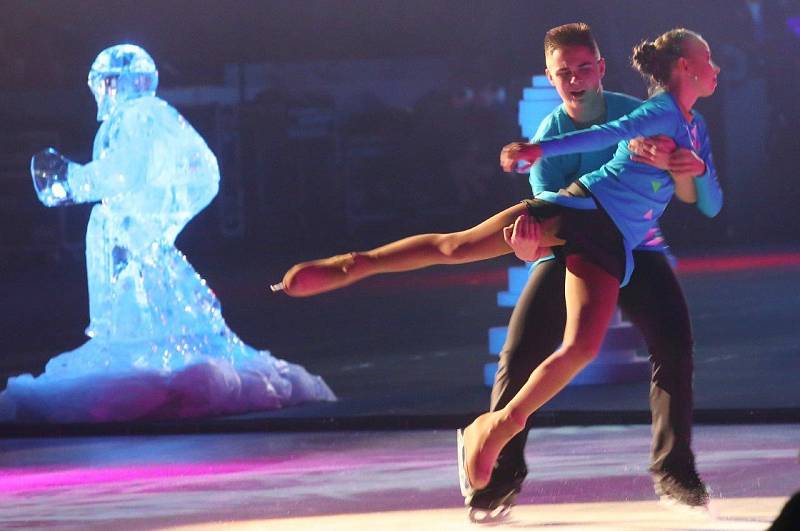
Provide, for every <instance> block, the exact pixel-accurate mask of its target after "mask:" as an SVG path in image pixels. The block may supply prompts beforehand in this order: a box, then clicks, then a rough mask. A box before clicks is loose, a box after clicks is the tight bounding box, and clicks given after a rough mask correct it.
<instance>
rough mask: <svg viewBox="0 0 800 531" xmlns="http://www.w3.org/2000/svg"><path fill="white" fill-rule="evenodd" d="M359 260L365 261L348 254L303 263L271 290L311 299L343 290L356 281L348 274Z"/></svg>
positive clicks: (290, 271) (354, 254)
mask: <svg viewBox="0 0 800 531" xmlns="http://www.w3.org/2000/svg"><path fill="white" fill-rule="evenodd" d="M359 260H362V261H363V260H364V259H363V257H361V256H359V255H358V254H357V253H347V254H340V255H337V256H332V257H330V258H323V259H321V260H313V261H311V262H303V263H301V264H297V265H295V266H293V267H292V268H291V269H290V270H289V271H288V272H287V273H286V275H284V277H283V280H282V281H281V282H278V283H277V284H272V285H271V286H270V287H269V289H270V290H271V291H273V292H277V291H283V292H285V293H286V294H287V295H290V296H292V297H310V296H312V295H317V294H319V293H324V292H326V291H331V290H335V289H339V288H343V287H345V286H347V285H349V284H351V283H352V282H354V281H355V279H354V278H351V277H350V276H349V275H348V272H349V270H350V269H351V268H352V267H353V266H355V265H356V262H358V261H359Z"/></svg>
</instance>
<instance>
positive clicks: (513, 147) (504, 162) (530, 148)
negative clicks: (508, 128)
mask: <svg viewBox="0 0 800 531" xmlns="http://www.w3.org/2000/svg"><path fill="white" fill-rule="evenodd" d="M541 156H542V148H541V147H539V144H529V143H527V142H512V143H510V144H508V145H506V146H505V147H504V148H503V150H502V151H500V166H502V168H503V171H507V172H511V171H516V172H517V173H524V172H526V171H528V170H529V169H530V167H531V166H533V163H534V162H536V161H537V160H539V159H540V158H541ZM520 162H522V163H524V164H519V163H520Z"/></svg>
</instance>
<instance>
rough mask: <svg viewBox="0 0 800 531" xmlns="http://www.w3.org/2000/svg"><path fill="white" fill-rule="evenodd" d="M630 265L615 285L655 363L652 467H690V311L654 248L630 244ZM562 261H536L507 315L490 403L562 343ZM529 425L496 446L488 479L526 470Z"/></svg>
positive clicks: (498, 481)
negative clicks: (624, 280) (618, 285)
mask: <svg viewBox="0 0 800 531" xmlns="http://www.w3.org/2000/svg"><path fill="white" fill-rule="evenodd" d="M633 255H634V264H635V269H634V272H633V276H632V277H631V280H630V282H629V283H628V285H626V286H625V287H624V288H622V289H621V290H620V294H619V305H620V307H621V308H622V310H623V312H624V313H625V315H626V317H628V319H630V320H631V322H632V323H633V324H634V325H636V327H637V328H638V329H639V330H640V331H641V333H642V335H643V336H644V339H645V342H646V343H647V348H648V351H649V353H650V361H651V363H652V379H651V384H650V410H651V411H652V416H653V444H652V449H651V450H652V453H651V465H650V470H651V472H653V473H654V474H656V475H657V474H660V473H664V472H671V473H678V474H681V475H682V473H683V472H687V471H694V454H693V453H692V450H691V432H692V375H693V364H692V353H693V344H694V343H693V340H692V329H691V323H690V322H689V312H688V308H687V306H686V300H685V299H684V296H683V292H682V290H681V287H680V284H679V283H678V279H677V278H676V277H675V274H674V273H673V271H672V268H671V267H670V265H669V262H668V261H667V258H666V257H665V256H664V255H663V254H662V253H659V252H653V251H634V253H633ZM565 274H566V273H565V267H564V264H563V262H561V261H559V260H551V261H548V262H542V263H540V264H539V265H538V266H537V267H536V268H535V269H534V271H533V273H532V274H531V277H530V278H529V279H528V283H527V284H526V286H525V289H524V290H523V291H522V294H521V295H520V298H519V301H518V302H517V305H516V306H515V308H514V311H513V313H512V314H511V320H510V321H509V325H508V334H507V337H506V342H505V345H504V346H503V350H502V351H501V353H500V362H499V364H498V370H497V375H496V377H495V381H494V386H493V387H492V404H491V409H492V411H495V410H497V409H500V408H502V407H504V406H505V405H506V404H507V403H508V402H509V400H511V398H512V397H513V396H514V395H515V394H516V393H517V391H519V389H520V388H521V387H522V386H523V385H524V384H525V382H526V381H527V380H528V377H529V376H530V374H531V372H532V371H533V370H534V369H535V368H536V367H537V366H539V364H540V363H542V362H543V361H544V360H545V359H546V358H547V357H548V356H549V355H550V354H552V353H553V352H554V351H555V350H556V349H557V348H558V346H559V345H560V344H561V340H562V339H563V335H564V326H565V322H566V303H565V301H564V277H565ZM534 416H535V415H534ZM527 438H528V429H527V428H526V429H525V430H523V431H522V432H521V433H519V434H518V435H517V436H516V437H514V438H513V439H512V440H511V441H510V442H509V443H508V444H507V445H506V446H505V448H503V451H502V452H501V453H500V457H499V458H498V461H497V465H496V466H495V469H494V472H493V473H492V480H491V483H490V485H489V487H490V488H492V490H494V489H495V488H499V489H504V488H505V487H511V486H514V487H517V488H519V486H520V485H521V484H522V481H523V480H524V479H525V476H526V475H527V468H526V466H525V456H524V448H525V442H526V440H527Z"/></svg>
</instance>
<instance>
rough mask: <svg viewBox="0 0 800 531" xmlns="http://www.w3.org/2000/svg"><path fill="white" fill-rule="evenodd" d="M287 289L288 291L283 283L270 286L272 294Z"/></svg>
mask: <svg viewBox="0 0 800 531" xmlns="http://www.w3.org/2000/svg"><path fill="white" fill-rule="evenodd" d="M285 289H286V286H285V285H284V284H283V282H278V283H277V284H270V286H269V290H270V291H271V292H272V293H278V292H279V291H283V290H285Z"/></svg>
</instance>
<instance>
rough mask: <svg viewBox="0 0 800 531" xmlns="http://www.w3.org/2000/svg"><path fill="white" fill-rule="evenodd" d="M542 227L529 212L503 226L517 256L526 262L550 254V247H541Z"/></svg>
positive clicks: (504, 236)
mask: <svg viewBox="0 0 800 531" xmlns="http://www.w3.org/2000/svg"><path fill="white" fill-rule="evenodd" d="M541 235H542V227H541V225H540V224H539V222H538V221H536V220H535V219H533V218H532V217H531V216H529V215H527V214H523V215H521V216H519V217H518V218H517V219H516V221H514V223H513V224H511V225H509V226H508V227H505V228H503V238H504V239H505V240H506V243H507V244H508V246H509V247H511V248H512V249H513V250H514V254H515V255H517V258H519V259H520V260H523V261H525V262H535V261H536V260H538V259H539V258H542V257H543V256H547V254H549V252H550V249H549V248H548V247H540V246H539V243H540V241H541Z"/></svg>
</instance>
